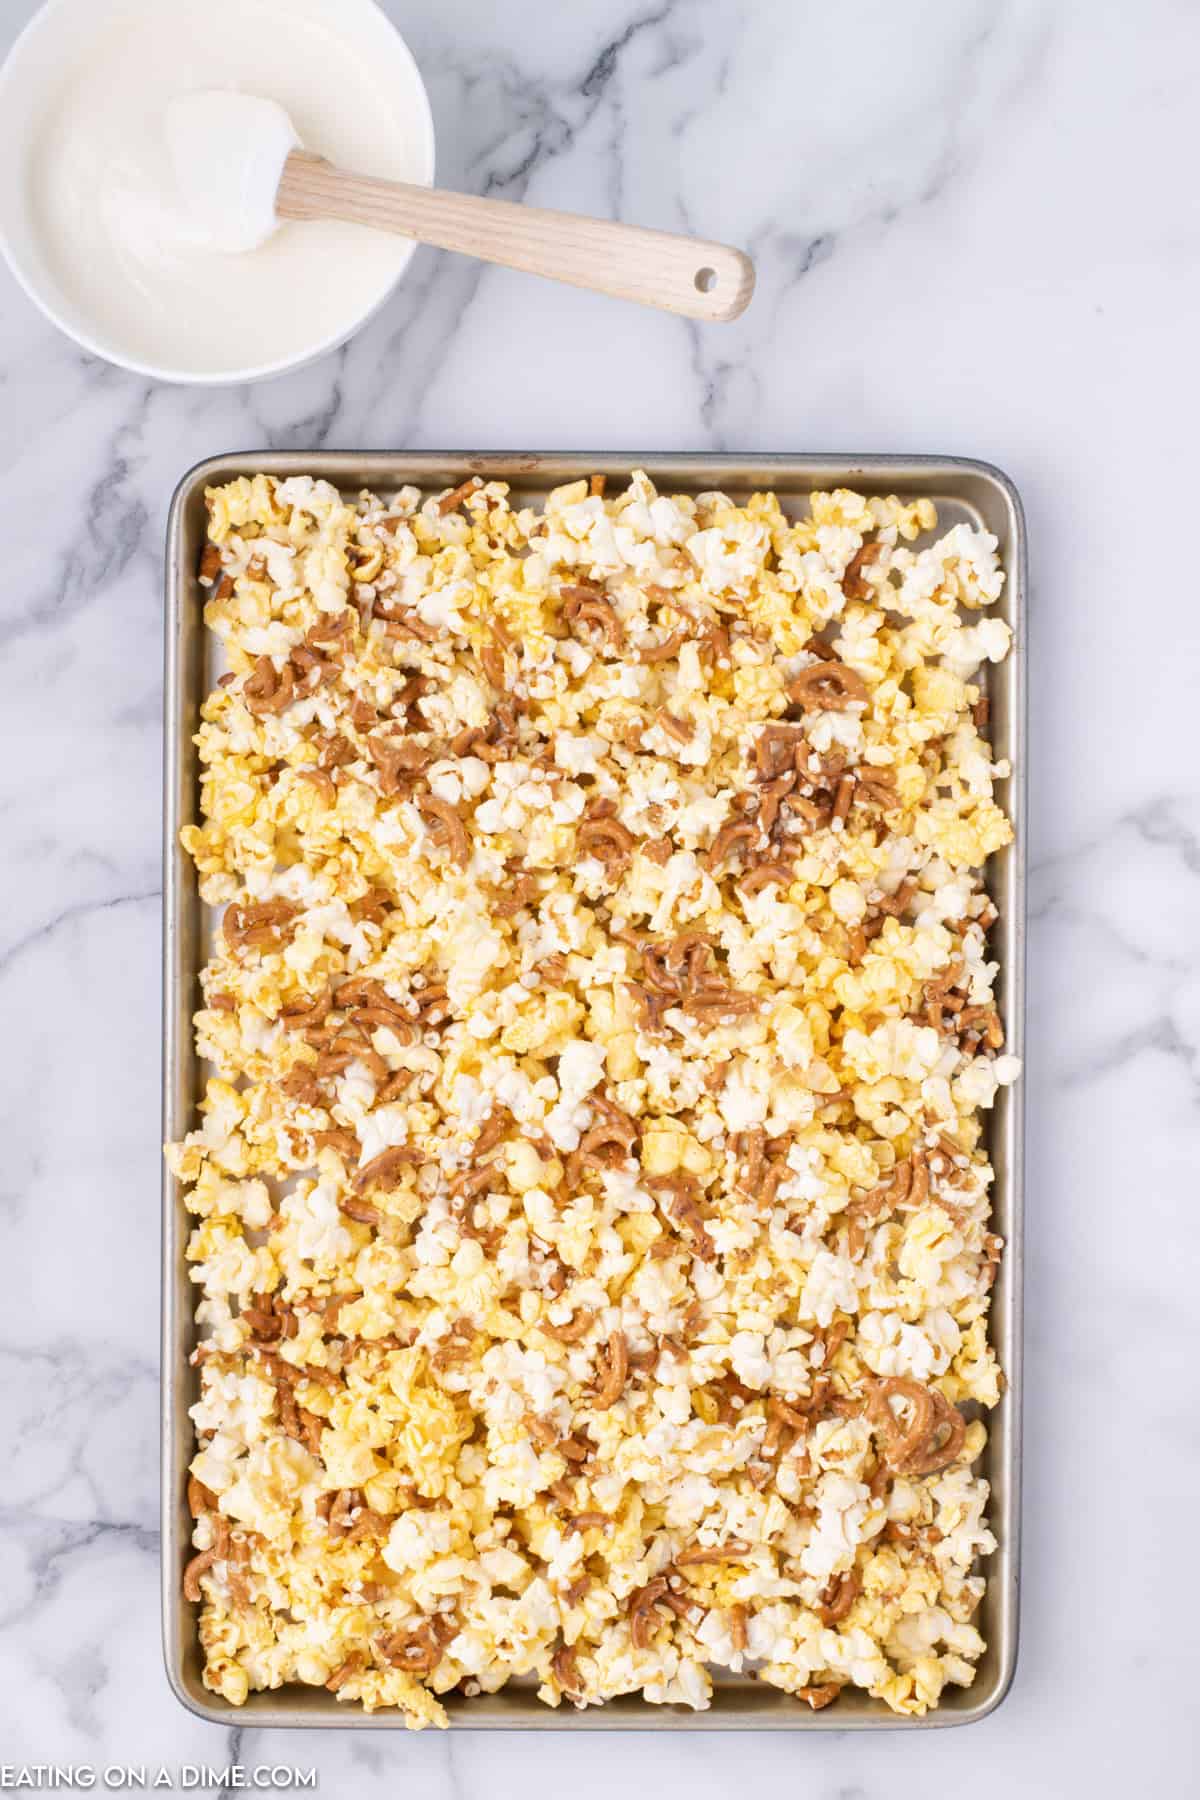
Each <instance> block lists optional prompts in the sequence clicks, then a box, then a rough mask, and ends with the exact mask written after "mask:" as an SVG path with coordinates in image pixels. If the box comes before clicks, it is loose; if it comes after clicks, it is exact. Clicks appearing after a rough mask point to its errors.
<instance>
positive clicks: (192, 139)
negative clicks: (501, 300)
mask: <svg viewBox="0 0 1200 1800" xmlns="http://www.w3.org/2000/svg"><path fill="white" fill-rule="evenodd" d="M166 129H167V141H168V146H169V150H170V156H171V162H172V166H173V168H174V172H175V180H176V184H177V187H178V189H179V193H180V197H181V201H182V203H183V204H184V205H185V207H186V208H187V210H188V211H189V213H190V215H191V216H192V218H193V221H194V222H195V224H196V227H197V229H198V230H200V231H202V232H203V233H204V234H205V235H206V236H207V237H208V238H209V241H210V242H211V243H212V244H213V246H214V247H215V248H219V249H225V250H246V249H250V248H253V247H254V246H255V245H257V244H259V243H262V242H264V241H265V239H266V238H267V237H269V236H270V234H271V232H273V231H274V230H275V229H276V227H277V226H278V225H279V223H280V222H281V221H283V220H284V219H346V220H349V221H350V222H351V223H353V224H356V225H369V226H373V227H374V228H375V229H376V230H379V231H394V232H398V233H399V234H400V236H401V237H408V238H415V239H417V241H418V242H420V243H422V244H436V245H437V246H438V248H439V249H442V250H456V251H458V252H459V253H460V254H461V255H463V256H476V257H479V258H481V259H482V260H483V261H484V262H493V263H504V264H505V265H506V266H507V267H508V268H510V269H523V270H525V271H526V272H527V273H528V274H530V275H545V276H548V277H549V278H550V279H551V280H553V281H566V282H570V283H571V284H572V285H573V286H574V287H584V288H592V289H594V290H595V291H596V292H598V293H602V294H613V295H615V296H616V297H617V298H618V299H622V300H637V301H640V302H641V304H642V305H644V306H658V307H662V308H664V309H665V310H666V311H667V312H674V313H684V314H686V315H687V316H688V317H689V318H693V319H706V320H709V321H712V322H717V321H721V320H726V319H736V318H737V316H738V314H739V313H741V312H744V311H745V309H746V307H747V306H748V305H749V302H750V296H751V294H752V293H753V292H754V265H753V263H752V262H751V261H750V259H749V257H748V256H745V255H743V253H742V252H741V251H740V250H734V249H731V248H730V247H729V246H728V245H727V244H713V243H709V242H708V241H707V240H705V239H704V238H692V237H681V236H679V235H677V234H676V233H674V232H668V231H645V230H643V229H642V228H641V227H640V226H637V225H618V224H614V223H613V222H612V221H611V220H608V219H587V218H579V217H577V216H576V215H574V214H573V213H559V212H544V211H542V210H540V209H539V208H537V207H532V206H514V205H512V204H511V203H510V202H508V201H505V200H479V199H476V198H475V197H474V196H472V195H469V194H451V193H445V192H442V191H440V190H439V189H437V188H426V187H418V186H414V185H412V184H410V183H408V182H404V181H382V180H380V179H378V178H377V177H375V176H373V175H356V174H354V173H352V172H351V171H350V170H347V169H338V168H335V167H334V166H333V164H332V163H328V162H326V161H325V160H324V158H322V157H319V156H313V155H311V154H310V153H309V152H308V151H306V150H304V149H303V148H302V147H301V145H300V140H299V138H298V136H297V134H296V131H295V129H294V127H293V126H292V122H291V120H290V119H289V118H288V115H287V113H286V112H285V111H284V109H283V108H282V107H281V106H279V105H277V104H276V102H275V101H273V100H261V99H258V98H257V97H256V96H254V95H252V94H240V93H233V92H226V91H224V90H214V91H210V92H203V93H195V94H187V95H185V96H183V97H182V98H181V99H177V100H174V101H172V102H171V104H170V105H169V107H168V109H167V117H166Z"/></svg>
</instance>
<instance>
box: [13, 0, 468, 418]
mask: <svg viewBox="0 0 1200 1800" xmlns="http://www.w3.org/2000/svg"><path fill="white" fill-rule="evenodd" d="M105 3H106V4H109V5H110V6H111V7H112V8H113V9H114V10H115V7H116V6H117V5H119V4H120V3H121V0H105ZM78 4H79V0H42V3H41V5H40V6H39V7H38V8H37V10H36V11H35V12H34V14H33V16H32V17H31V18H29V19H27V20H26V22H25V24H24V25H23V26H22V27H21V30H20V31H19V32H18V33H17V35H16V37H15V38H14V39H13V42H12V43H11V44H10V46H9V48H8V51H7V53H6V54H5V56H4V57H3V59H2V60H0V107H2V106H3V103H4V95H5V93H6V91H7V90H8V89H9V88H10V87H11V85H12V83H13V81H14V80H16V79H19V76H20V66H21V61H22V58H23V57H24V56H25V55H27V54H28V52H29V49H30V46H31V45H32V44H33V43H35V42H36V40H37V38H38V37H39V35H40V34H41V32H42V31H43V30H45V29H47V28H48V26H49V24H50V22H51V21H52V19H53V18H54V16H55V15H56V14H57V13H59V12H62V11H63V10H65V9H66V8H67V7H69V6H72V5H78ZM91 4H92V5H95V0H91ZM337 4H338V6H339V7H344V6H346V5H348V4H357V5H358V6H359V7H360V8H361V9H363V10H364V11H366V12H371V13H374V14H376V15H377V16H378V17H379V18H380V19H381V20H382V21H383V23H384V24H385V25H386V26H387V27H388V30H389V31H390V33H391V35H392V37H393V38H394V39H395V41H396V47H397V50H398V51H399V53H400V58H401V61H403V62H407V64H408V67H409V69H410V71H411V73H412V77H413V82H414V86H415V94H414V98H415V99H416V101H417V106H416V127H417V135H418V138H419V140H420V145H419V148H420V163H421V170H420V173H418V174H417V175H415V176H414V178H413V179H414V181H416V182H417V184H418V185H420V186H422V187H432V185H433V181H434V175H435V172H436V150H437V145H436V133H435V130H434V123H433V109H432V107H431V106H430V103H429V90H428V89H427V87H426V86H425V78H424V76H423V75H422V74H421V69H420V65H419V63H418V62H417V59H416V57H415V56H414V55H413V52H412V49H411V47H410V45H409V42H408V40H407V38H406V37H405V36H404V34H403V32H402V31H401V30H400V28H399V26H398V25H397V24H396V22H395V20H394V19H392V18H391V17H390V16H389V15H388V14H387V13H386V12H385V11H384V9H383V6H382V5H381V4H380V0H337ZM416 249H417V240H416V239H415V238H414V239H412V240H410V242H409V244H408V246H407V249H406V252H405V255H404V257H403V259H402V260H401V262H400V265H399V267H398V268H397V269H396V271H395V274H394V275H393V277H392V279H391V280H390V281H389V282H388V283H387V285H386V286H385V287H384V288H383V289H382V291H381V292H380V293H379V294H378V295H376V296H375V297H374V298H373V299H372V300H371V302H370V304H369V305H368V306H367V308H366V309H365V311H363V312H361V313H360V314H359V315H358V317H357V318H356V319H354V320H353V321H352V322H351V323H350V324H349V325H347V326H344V327H341V326H340V327H339V328H338V329H337V330H336V331H334V332H332V333H330V334H329V335H328V336H327V337H325V338H322V339H321V340H320V342H319V343H316V344H313V345H312V346H311V347H310V348H308V349H305V350H301V351H297V352H295V353H293V354H291V355H289V356H284V357H279V358H277V359H276V360H275V361H273V362H264V363H249V364H246V365H244V366H242V367H233V368H230V369H211V370H210V369H179V368H175V367H173V366H172V365H171V364H169V363H156V362H149V361H145V360H143V359H142V358H140V357H136V356H130V355H127V354H126V353H125V352H124V351H120V350H117V349H116V348H114V347H111V346H108V345H106V344H104V343H103V342H102V341H101V339H100V338H99V337H98V336H97V335H96V334H94V333H93V332H91V331H88V330H86V329H80V328H79V327H77V326H76V325H74V324H70V323H68V322H67V320H66V319H65V318H63V316H62V314H61V313H60V311H59V309H58V307H57V306H56V305H55V303H54V301H53V300H52V299H51V298H49V297H48V296H47V295H46V294H45V293H44V292H42V290H41V288H40V286H39V284H38V283H37V281H36V280H35V279H34V278H33V276H32V275H31V274H30V272H29V270H28V269H27V268H26V267H25V265H24V263H23V261H22V259H21V258H20V257H19V256H18V255H17V252H16V249H15V248H14V246H13V244H12V242H11V240H10V234H9V231H8V229H7V227H6V224H5V221H4V218H3V216H2V215H0V256H2V257H3V259H4V262H5V265H6V266H7V268H8V269H9V271H10V273H11V274H12V277H13V279H14V281H15V282H16V284H17V286H18V287H19V288H20V289H21V291H22V292H23V293H24V294H25V296H26V297H27V299H29V300H30V301H32V303H33V305H34V306H35V307H36V308H37V309H38V311H39V312H40V313H41V314H42V315H43V317H44V318H47V319H49V321H50V323H51V324H52V325H54V326H56V327H57V328H58V330H59V331H61V332H62V333H63V335H64V337H67V338H69V339H70V340H71V341H72V343H75V344H78V345H79V347H80V349H82V350H85V351H87V352H88V354H89V355H91V356H95V357H98V358H99V359H100V361H102V362H106V363H110V364H112V365H113V366H114V367H116V368H119V369H126V370H128V371H129V373H130V374H133V375H141V376H144V377H146V378H148V379H149V380H152V381H161V382H164V383H167V384H170V385H174V386H184V387H237V386H239V385H242V384H244V383H246V382H254V381H268V380H270V379H271V378H272V377H273V376H276V375H285V374H288V373H290V372H291V371H292V370H298V369H304V368H307V367H308V366H309V364H310V363H314V362H316V361H317V360H318V359H319V358H320V357H322V356H327V355H329V354H330V352H331V351H334V350H338V349H340V348H341V346H342V345H343V344H346V343H348V342H349V340H350V339H351V338H352V337H354V336H356V335H357V333H358V332H360V331H361V330H362V329H363V328H364V326H366V325H368V324H369V323H370V321H371V320H372V319H373V318H374V317H375V315H376V314H377V313H378V312H379V311H380V309H381V308H382V307H383V306H385V305H386V304H387V302H388V301H389V300H390V299H391V297H392V295H393V294H394V293H395V291H396V289H397V287H398V286H399V285H400V283H401V281H403V279H404V276H405V274H406V273H407V271H408V268H409V265H410V264H411V262H412V259H413V255H414V252H415V251H416Z"/></svg>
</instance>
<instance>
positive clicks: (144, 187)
mask: <svg viewBox="0 0 1200 1800" xmlns="http://www.w3.org/2000/svg"><path fill="white" fill-rule="evenodd" d="M96 10H97V11H99V10H100V9H98V8H97V9H96ZM381 28H382V29H383V30H384V31H385V33H386V32H387V31H388V28H387V27H386V24H385V22H384V21H383V20H382V17H381V16H380V15H378V14H377V13H376V12H375V9H374V8H373V7H364V6H361V5H359V4H353V3H352V4H349V5H338V4H335V3H334V0H204V4H203V5H196V4H192V3H190V0H136V3H135V4H126V5H122V6H120V7H118V8H116V9H114V10H113V11H112V12H111V14H109V16H108V17H107V21H106V22H104V23H102V24H101V28H100V29H99V31H98V32H97V33H94V34H93V35H91V36H90V37H89V38H88V39H87V42H86V44H85V43H83V42H81V45H80V49H79V52H78V54H77V58H76V60H75V62H74V63H73V64H72V63H70V62H68V63H67V64H65V65H64V66H63V69H62V73H61V75H60V77H59V79H58V82H57V85H56V90H55V91H52V92H50V93H48V95H47V102H46V104H45V105H44V106H43V108H42V112H41V116H40V122H39V123H38V125H37V126H36V128H35V130H34V131H33V132H32V133H31V136H30V148H29V162H28V173H27V189H26V191H27V196H28V199H27V205H28V215H29V225H30V231H31V234H32V236H33V237H34V239H35V240H36V248H37V251H38V253H39V260H40V261H41V263H42V264H43V266H44V268H45V270H46V271H47V272H48V273H49V275H50V276H51V278H52V280H53V283H54V285H55V286H56V287H57V289H58V291H59V295H60V296H61V300H62V303H63V309H64V312H65V314H66V317H65V319H64V322H65V323H68V324H69V326H70V328H71V329H75V328H76V326H77V325H79V326H83V327H85V328H86V335H87V337H88V338H90V339H91V341H92V342H93V343H94V345H95V347H96V348H97V349H99V350H101V352H102V353H105V354H109V353H111V354H113V355H114V356H115V357H116V359H117V360H120V361H124V362H127V363H131V364H133V365H134V366H139V367H152V368H162V369H166V370H170V371H172V372H177V373H178V374H179V375H180V376H182V377H183V378H185V379H187V378H189V377H191V378H193V379H197V378H198V379H204V378H205V377H208V378H210V379H211V378H219V377H220V376H221V375H222V374H226V373H229V372H234V371H239V372H240V371H244V372H267V371H268V370H269V369H270V368H271V367H274V366H282V365H286V364H287V363H290V362H293V361H295V360H297V359H301V358H303V357H305V356H306V355H308V354H315V353H316V352H317V351H319V350H320V349H323V348H326V347H328V346H330V345H332V344H335V343H337V342H339V341H341V339H342V338H344V337H346V336H348V335H349V333H350V332H351V331H353V330H354V329H355V328H356V326H357V325H358V324H360V323H361V322H362V320H363V319H364V318H365V317H366V316H367V315H369V313H370V312H371V311H373V310H374V308H375V306H377V305H378V304H379V302H380V301H381V300H382V299H383V298H384V297H385V296H386V295H387V293H388V292H389V291H390V289H391V287H392V286H393V284H394V283H395V281H396V279H397V278H398V276H399V274H400V272H401V270H402V269H403V268H404V265H405V263H406V262H407V260H408V259H409V257H410V256H411V254H412V245H411V244H410V243H409V242H408V241H406V240H404V239H401V238H397V237H392V236H389V235H388V234H386V233H383V232H371V231H367V230H364V229H363V228H361V227H357V226H353V225H346V224H341V223H337V222H333V221H330V222H319V223H304V224H285V225H282V226H280V228H279V229H278V230H277V231H275V232H274V233H273V234H272V235H270V236H269V237H268V238H267V239H266V241H264V242H261V243H259V244H258V245H257V246H256V247H253V248H246V249H231V248H221V247H219V245H220V242H221V234H220V232H219V231H215V230H214V229H213V228H212V221H211V220H210V221H208V223H207V228H205V229H201V228H198V221H197V216H196V211H195V208H194V206H189V205H188V204H187V203H186V196H183V195H181V193H180V191H179V188H178V186H177V175H176V164H175V163H174V162H173V160H172V155H171V148H172V146H171V143H170V141H169V133H168V128H167V126H168V118H169V117H170V109H171V103H172V102H173V101H175V100H176V99H177V98H178V97H180V96H183V95H187V94H192V93H195V92H196V91H198V90H203V89H230V90H235V91H239V92H249V93H253V94H257V95H263V96H266V97H267V98H269V99H271V100H274V101H277V102H278V103H279V104H280V105H281V106H282V107H284V108H285V109H286V111H287V113H288V114H289V115H290V117H291V119H292V120H293V121H294V123H295V127H296V131H297V133H298V134H299V135H300V137H301V138H302V139H303V141H304V143H305V145H306V146H307V147H308V148H310V149H311V150H313V151H315V152H317V153H319V154H321V155H324V156H327V157H329V158H330V159H332V160H333V161H336V162H339V163H342V164H343V165H345V166H347V167H350V168H356V169H361V170H365V171H367V172H370V173H373V174H377V175H383V176H390V177H393V178H396V179H400V180H417V181H428V180H429V179H430V178H431V175H432V157H431V152H430V146H429V134H428V130H427V122H426V119H425V117H424V116H423V98H422V105H421V108H420V109H418V110H417V113H416V116H415V117H414V110H413V108H412V106H411V104H408V105H406V102H411V98H412V88H411V85H410V86H409V87H408V88H406V87H404V86H403V85H402V84H401V83H400V82H399V81H397V80H396V69H395V67H394V65H390V64H389V63H388V61H387V59H386V57H381V56H380V55H379V54H378V52H379V48H380V45H379V43H378V42H377V41H372V40H373V39H375V38H377V34H378V32H379V31H380V29H381ZM85 35H86V34H85ZM389 35H392V34H390V33H389ZM393 42H394V44H395V47H396V50H397V51H399V52H400V54H401V55H402V56H405V60H406V61H407V57H406V53H404V51H403V46H402V45H401V44H400V43H399V40H398V39H395V38H394V36H393ZM409 66H410V69H411V65H409ZM410 83H416V84H417V89H418V92H419V81H418V78H417V77H416V75H415V71H413V72H412V73H411V76H410ZM219 177H220V170H219V169H218V168H216V167H214V170H213V192H214V196H215V195H216V194H217V192H218V188H219ZM217 204H219V201H218V202H217ZM225 241H226V242H230V241H232V242H236V241H237V237H236V233H235V234H234V237H233V238H232V239H231V240H230V239H226V240H225ZM80 335H84V333H83V331H81V332H80Z"/></svg>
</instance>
